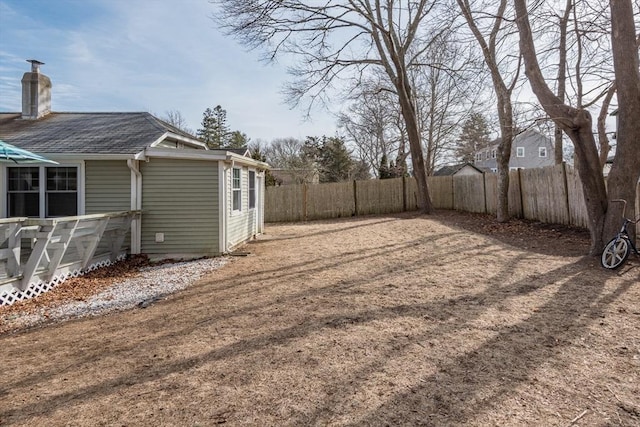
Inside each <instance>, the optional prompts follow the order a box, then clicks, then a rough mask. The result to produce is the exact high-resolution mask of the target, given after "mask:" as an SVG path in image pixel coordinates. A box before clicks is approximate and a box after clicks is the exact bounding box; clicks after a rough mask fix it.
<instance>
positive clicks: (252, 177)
mask: <svg viewBox="0 0 640 427" xmlns="http://www.w3.org/2000/svg"><path fill="white" fill-rule="evenodd" d="M255 207H256V173H255V172H254V171H249V209H253V208H255Z"/></svg>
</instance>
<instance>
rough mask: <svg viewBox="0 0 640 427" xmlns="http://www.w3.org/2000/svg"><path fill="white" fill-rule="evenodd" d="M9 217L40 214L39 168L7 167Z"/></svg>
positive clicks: (37, 215) (36, 215)
mask: <svg viewBox="0 0 640 427" xmlns="http://www.w3.org/2000/svg"><path fill="white" fill-rule="evenodd" d="M7 174H8V179H7V181H8V185H7V206H8V214H9V217H17V216H30V217H39V216H40V168H38V167H35V168H7Z"/></svg>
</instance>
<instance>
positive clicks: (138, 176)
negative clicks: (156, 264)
mask: <svg viewBox="0 0 640 427" xmlns="http://www.w3.org/2000/svg"><path fill="white" fill-rule="evenodd" d="M127 166H128V167H129V169H130V170H131V210H134V211H141V210H142V173H140V162H139V161H138V160H134V159H127ZM141 250H142V218H141V217H138V218H136V219H134V220H133V221H132V222H131V254H139V253H140V251H141Z"/></svg>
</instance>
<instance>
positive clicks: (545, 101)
mask: <svg viewBox="0 0 640 427" xmlns="http://www.w3.org/2000/svg"><path fill="white" fill-rule="evenodd" d="M514 3H515V8H516V16H517V19H516V21H517V24H518V31H519V33H520V51H521V53H522V56H523V59H524V62H525V74H526V75H527V78H528V79H529V83H530V85H531V89H532V90H533V92H534V93H535V95H536V97H537V98H538V100H539V101H540V104H541V105H542V107H543V108H544V110H545V111H546V113H547V114H548V115H549V116H550V117H552V118H553V120H554V121H555V122H556V124H558V125H559V126H560V127H561V128H562V130H564V132H565V133H566V134H567V135H568V136H569V138H571V140H572V142H573V145H574V146H575V150H576V157H577V160H578V162H577V169H578V174H579V175H580V179H581V181H582V192H583V195H584V200H585V205H586V208H587V217H588V228H589V234H590V235H591V248H590V253H591V254H593V255H596V254H598V253H600V252H602V248H603V237H602V235H603V230H604V219H605V213H606V211H607V192H606V189H605V185H604V178H603V176H602V170H601V169H600V160H599V158H598V150H597V149H596V143H595V139H594V137H593V133H592V122H591V114H589V112H588V111H587V110H584V109H577V108H573V107H571V106H568V105H566V104H564V103H563V102H562V100H560V99H559V98H558V97H557V96H556V95H555V94H554V93H553V92H552V91H551V89H549V87H548V86H547V84H546V82H545V80H544V76H543V75H542V72H541V70H540V66H539V65H538V58H537V56H536V50H535V45H534V43H533V37H532V34H531V27H530V25H529V18H528V15H527V13H528V11H527V6H526V0H514ZM636 69H637V68H636Z"/></svg>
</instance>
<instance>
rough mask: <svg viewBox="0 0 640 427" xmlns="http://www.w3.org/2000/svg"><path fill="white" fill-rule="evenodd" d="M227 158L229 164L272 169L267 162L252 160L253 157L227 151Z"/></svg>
mask: <svg viewBox="0 0 640 427" xmlns="http://www.w3.org/2000/svg"><path fill="white" fill-rule="evenodd" d="M226 156H227V161H228V162H235V163H240V164H242V165H246V166H254V167H256V168H260V169H271V167H270V166H269V165H268V164H267V163H265V162H261V161H258V160H256V159H252V158H251V157H247V156H241V155H239V154H236V153H232V152H231V151H227V152H226Z"/></svg>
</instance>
